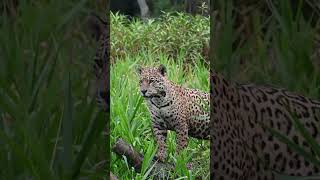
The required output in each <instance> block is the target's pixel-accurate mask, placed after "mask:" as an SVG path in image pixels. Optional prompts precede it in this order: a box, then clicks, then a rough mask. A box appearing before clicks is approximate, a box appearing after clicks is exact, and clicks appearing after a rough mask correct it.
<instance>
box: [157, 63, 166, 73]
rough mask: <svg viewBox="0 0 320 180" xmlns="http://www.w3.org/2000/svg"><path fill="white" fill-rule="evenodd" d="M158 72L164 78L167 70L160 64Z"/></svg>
mask: <svg viewBox="0 0 320 180" xmlns="http://www.w3.org/2000/svg"><path fill="white" fill-rule="evenodd" d="M158 70H159V72H160V74H161V75H162V76H165V75H166V74H167V68H166V67H165V66H164V65H163V64H160V66H159V67H158Z"/></svg>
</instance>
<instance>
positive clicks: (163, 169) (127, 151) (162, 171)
mask: <svg viewBox="0 0 320 180" xmlns="http://www.w3.org/2000/svg"><path fill="white" fill-rule="evenodd" d="M112 151H113V152H115V153H116V154H117V155H119V156H125V157H126V158H127V160H128V165H129V166H130V167H133V168H134V169H135V171H136V172H137V173H140V172H141V168H142V162H143V159H144V156H143V155H142V154H140V153H138V152H136V151H135V150H134V149H133V147H132V146H131V145H130V144H128V143H127V142H125V141H124V140H123V139H121V138H119V139H118V140H117V141H116V143H115V144H114V145H113V147H112ZM152 164H153V165H152V166H153V169H152V171H151V173H150V174H149V175H150V176H151V175H152V176H153V178H155V179H158V178H159V179H163V178H165V177H169V172H170V171H174V165H172V164H170V163H162V162H158V161H157V160H156V159H153V161H152Z"/></svg>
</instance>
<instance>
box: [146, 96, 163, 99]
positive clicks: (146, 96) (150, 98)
mask: <svg viewBox="0 0 320 180" xmlns="http://www.w3.org/2000/svg"><path fill="white" fill-rule="evenodd" d="M142 97H144V98H149V99H151V98H154V97H156V98H160V96H159V95H149V96H148V95H142Z"/></svg>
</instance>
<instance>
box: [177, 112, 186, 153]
mask: <svg viewBox="0 0 320 180" xmlns="http://www.w3.org/2000/svg"><path fill="white" fill-rule="evenodd" d="M176 133H177V149H176V151H177V154H179V153H180V152H181V151H182V150H183V149H184V148H186V147H187V146H188V124H187V121H186V120H185V119H183V118H181V119H178V125H177V127H176Z"/></svg>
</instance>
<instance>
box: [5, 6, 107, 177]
mask: <svg viewBox="0 0 320 180" xmlns="http://www.w3.org/2000/svg"><path fill="white" fill-rule="evenodd" d="M86 8H88V4H87V1H86V0H82V1H74V2H72V1H71V2H68V3H66V2H62V1H61V2H60V1H59V2H57V1H53V0H49V1H33V3H30V2H28V1H19V5H18V7H17V11H18V13H17V16H15V17H9V16H7V15H6V14H1V15H0V19H1V22H2V23H1V24H0V42H1V44H0V143H1V146H0V160H1V161H0V162H1V163H0V169H1V170H0V177H1V179H29V178H31V179H70V178H71V177H74V178H77V177H96V178H98V177H100V178H102V179H103V178H105V174H106V170H105V169H104V168H101V167H99V164H100V165H101V164H103V162H105V153H106V142H105V137H104V136H103V134H102V128H103V127H104V121H105V120H104V116H105V115H104V114H103V113H102V112H99V111H98V109H97V108H96V107H95V105H94V104H95V100H94V98H92V97H93V94H92V93H90V91H89V89H90V88H89V87H90V86H92V84H91V83H89V81H90V79H93V76H92V75H91V72H90V69H91V63H92V62H91V61H93V56H94V51H95V50H94V48H93V46H90V44H89V43H88V36H87V35H86V34H84V32H83V29H85V26H84V27H82V26H83V24H81V21H82V20H83V15H85V14H87V9H86ZM82 13H83V14H82ZM88 67H89V68H88ZM99 168H100V169H99Z"/></svg>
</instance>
